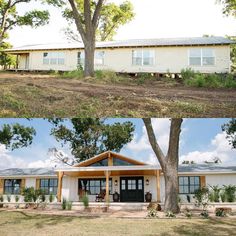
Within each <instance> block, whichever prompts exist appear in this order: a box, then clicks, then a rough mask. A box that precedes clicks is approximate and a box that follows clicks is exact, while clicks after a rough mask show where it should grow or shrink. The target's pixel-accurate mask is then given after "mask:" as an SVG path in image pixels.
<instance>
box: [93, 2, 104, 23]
mask: <svg viewBox="0 0 236 236" xmlns="http://www.w3.org/2000/svg"><path fill="white" fill-rule="evenodd" d="M104 1H105V0H99V1H98V3H97V5H96V8H95V11H94V14H93V19H92V24H93V27H97V24H98V19H99V16H100V13H101V9H102V5H103V3H104Z"/></svg>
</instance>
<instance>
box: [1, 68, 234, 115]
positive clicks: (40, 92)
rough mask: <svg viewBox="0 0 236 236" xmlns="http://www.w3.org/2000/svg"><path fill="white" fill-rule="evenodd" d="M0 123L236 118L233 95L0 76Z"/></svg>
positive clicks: (169, 86)
mask: <svg viewBox="0 0 236 236" xmlns="http://www.w3.org/2000/svg"><path fill="white" fill-rule="evenodd" d="M0 107H1V110H0V117H9V116H11V117H23V116H24V117H51V116H58V117H73V116H80V117H87V116H93V117H95V116H96V117H115V116H119V117H235V116H236V90H233V89H204V88H188V87H184V86H183V85H181V84H176V83H175V84H173V83H169V82H163V81H149V82H147V83H144V84H142V85H137V84H136V83H110V82H109V83H101V82H99V81H96V80H95V79H90V80H76V79H62V78H57V77H56V76H54V75H41V74H24V73H6V72H1V73H0Z"/></svg>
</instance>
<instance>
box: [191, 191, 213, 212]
mask: <svg viewBox="0 0 236 236" xmlns="http://www.w3.org/2000/svg"><path fill="white" fill-rule="evenodd" d="M194 198H195V204H196V206H198V207H202V209H203V210H206V208H207V206H208V201H209V189H208V188H207V187H203V188H201V189H198V190H196V191H195V192H194Z"/></svg>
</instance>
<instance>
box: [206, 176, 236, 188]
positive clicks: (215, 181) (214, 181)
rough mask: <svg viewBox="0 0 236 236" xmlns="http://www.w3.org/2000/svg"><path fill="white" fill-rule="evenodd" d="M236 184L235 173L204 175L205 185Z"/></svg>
mask: <svg viewBox="0 0 236 236" xmlns="http://www.w3.org/2000/svg"><path fill="white" fill-rule="evenodd" d="M230 184H231V185H236V174H231V175H230V174H228V175H226V174H222V175H206V185H207V186H208V187H209V186H213V185H218V186H219V187H222V186H223V185H230Z"/></svg>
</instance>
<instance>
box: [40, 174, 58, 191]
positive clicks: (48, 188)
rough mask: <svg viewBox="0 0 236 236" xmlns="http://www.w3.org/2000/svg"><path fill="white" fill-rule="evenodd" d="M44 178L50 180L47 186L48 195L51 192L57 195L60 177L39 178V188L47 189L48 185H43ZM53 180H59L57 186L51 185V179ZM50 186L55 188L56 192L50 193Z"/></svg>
mask: <svg viewBox="0 0 236 236" xmlns="http://www.w3.org/2000/svg"><path fill="white" fill-rule="evenodd" d="M42 180H48V185H47V186H46V187H47V190H48V193H46V195H50V194H53V195H57V188H58V179H57V178H42V179H39V189H42V190H45V188H46V187H45V186H41V183H42ZM51 180H57V185H56V186H55V185H53V186H50V181H51ZM50 187H52V188H55V189H56V192H52V193H50V191H49V190H50Z"/></svg>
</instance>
